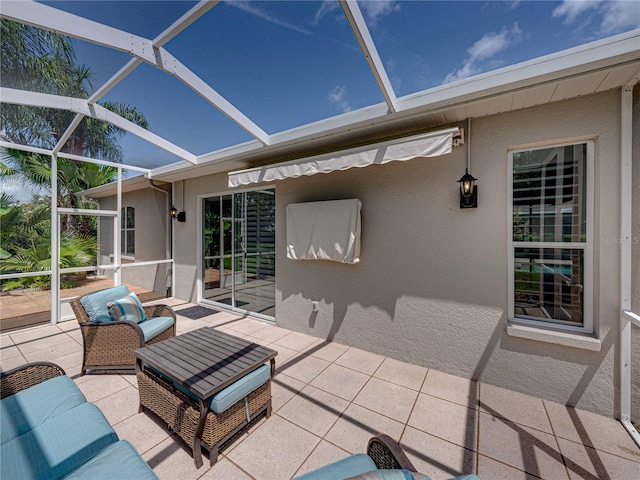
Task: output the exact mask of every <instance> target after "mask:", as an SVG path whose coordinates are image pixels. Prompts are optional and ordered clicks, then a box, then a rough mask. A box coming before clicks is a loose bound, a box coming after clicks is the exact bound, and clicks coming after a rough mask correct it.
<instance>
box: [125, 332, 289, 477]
mask: <svg viewBox="0 0 640 480" xmlns="http://www.w3.org/2000/svg"><path fill="white" fill-rule="evenodd" d="M277 354H278V352H277V351H275V350H272V349H270V348H267V347H264V346H262V345H258V344H257V343H254V342H251V341H248V340H245V339H242V338H238V337H235V336H233V335H230V334H228V333H225V332H222V331H220V330H217V329H215V328H213V327H204V328H200V329H198V330H194V331H192V332H189V333H186V334H183V335H179V336H177V337H173V338H170V339H168V340H164V341H162V342H158V343H156V344H154V345H150V346H148V347H143V348H139V349H137V350H135V355H136V376H137V378H138V387H139V392H140V410H139V411H140V412H142V411H144V409H145V408H148V409H150V410H151V411H152V412H154V413H155V414H156V415H158V416H159V417H160V418H162V419H163V420H165V421H166V422H167V424H168V425H169V428H171V429H172V430H173V431H175V432H176V433H178V435H180V437H182V438H183V439H184V440H185V441H186V442H187V443H189V444H191V445H192V449H193V459H194V462H195V464H196V467H197V468H200V467H201V466H202V455H201V448H202V447H203V446H204V447H205V448H206V449H207V450H208V451H209V458H210V462H211V464H213V463H215V461H216V460H217V457H218V449H219V447H220V446H221V445H222V444H223V443H224V442H226V441H227V440H229V439H230V438H231V437H232V436H233V435H235V434H236V433H237V432H239V431H240V430H241V429H242V428H244V427H245V426H246V425H247V424H248V423H249V421H250V419H251V418H255V417H256V416H258V415H259V414H261V413H262V412H265V411H266V415H267V417H269V416H270V414H271V378H273V374H274V372H275V357H276V355H277ZM267 362H270V368H271V377H270V379H269V381H268V382H267V383H266V384H265V385H263V386H261V387H259V388H258V389H256V390H255V391H254V392H252V393H250V394H249V395H248V396H247V400H246V401H245V400H240V401H238V402H236V404H234V405H232V406H231V407H229V408H228V409H227V410H225V411H224V412H221V413H220V414H217V415H216V414H215V413H213V412H211V411H210V410H209V408H208V401H209V399H210V398H211V397H212V396H213V395H215V394H216V393H217V392H219V391H220V390H222V389H224V388H226V387H228V386H229V385H231V384H232V383H233V382H235V381H236V380H238V379H240V378H242V377H243V376H245V375H247V374H248V373H250V372H252V371H253V370H255V369H257V368H259V367H260V366H262V365H264V364H266V363H267ZM163 377H164V378H163ZM178 385H179V387H178ZM180 387H181V388H182V390H184V389H186V390H188V391H189V392H190V393H191V394H192V395H193V396H195V397H197V399H198V400H197V402H196V401H195V399H194V398H191V396H190V395H187V394H186V392H184V391H181V388H180ZM203 434H204V435H205V438H204V440H205V441H204V442H203ZM207 440H208V441H207Z"/></svg>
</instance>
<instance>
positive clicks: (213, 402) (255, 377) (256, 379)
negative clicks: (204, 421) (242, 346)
mask: <svg viewBox="0 0 640 480" xmlns="http://www.w3.org/2000/svg"><path fill="white" fill-rule="evenodd" d="M145 368H149V369H150V370H153V371H154V372H155V373H157V374H158V375H160V376H161V377H163V378H164V379H166V380H167V381H169V382H171V383H173V385H174V386H175V387H176V388H177V389H178V390H180V391H181V392H182V393H184V394H185V395H187V396H189V397H191V398H193V399H194V400H198V396H197V395H196V394H195V393H193V392H191V391H190V390H189V389H188V388H187V387H184V386H183V385H180V384H179V383H178V382H174V381H172V380H171V379H169V378H167V376H166V375H164V374H163V373H161V372H159V371H158V370H156V369H155V368H152V367H145ZM270 376H271V369H270V368H269V365H262V366H261V367H259V368H257V369H255V370H254V371H253V372H251V373H249V374H247V375H245V376H244V377H242V378H241V379H239V380H236V381H235V382H233V383H232V384H231V385H229V386H228V387H227V388H225V389H223V390H220V391H219V392H218V393H216V394H215V395H214V396H213V397H211V398H210V399H209V410H211V411H212V412H213V413H222V412H224V411H225V410H226V409H227V408H229V407H230V406H231V405H233V404H234V403H236V402H237V401H238V400H242V399H243V398H244V397H246V396H247V395H249V394H250V393H251V392H253V391H254V390H255V389H256V388H258V387H260V386H262V385H264V384H265V383H267V381H268V380H269V377H270Z"/></svg>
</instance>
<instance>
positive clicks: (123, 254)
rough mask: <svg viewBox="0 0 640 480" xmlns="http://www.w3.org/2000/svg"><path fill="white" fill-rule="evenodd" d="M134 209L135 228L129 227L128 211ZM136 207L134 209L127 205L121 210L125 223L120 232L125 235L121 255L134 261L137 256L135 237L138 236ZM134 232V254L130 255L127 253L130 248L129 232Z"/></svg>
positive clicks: (121, 216)
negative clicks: (128, 241)
mask: <svg viewBox="0 0 640 480" xmlns="http://www.w3.org/2000/svg"><path fill="white" fill-rule="evenodd" d="M129 208H131V209H133V227H128V226H127V209H129ZM135 215H136V207H132V206H131V205H126V206H123V207H122V209H121V210H120V218H121V219H122V220H123V221H124V226H122V225H120V230H121V232H122V233H123V234H124V235H123V236H122V238H123V239H124V240H123V241H121V242H120V243H121V245H120V254H121V255H122V257H126V258H129V259H134V258H135V255H136V241H135V238H136V237H135V235H136V217H135ZM131 231H132V232H133V238H134V240H133V253H129V252H128V251H127V247H128V245H129V244H128V243H127V233H128V232H131Z"/></svg>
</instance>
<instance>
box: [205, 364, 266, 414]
mask: <svg viewBox="0 0 640 480" xmlns="http://www.w3.org/2000/svg"><path fill="white" fill-rule="evenodd" d="M270 376H271V369H270V368H269V365H263V366H261V367H260V368H257V369H256V370H254V371H253V372H251V373H249V374H247V375H245V376H244V377H242V378H241V379H239V380H236V381H235V382H233V383H232V384H231V385H229V386H228V387H227V388H225V389H224V390H220V391H219V392H218V393H216V394H215V395H214V396H213V397H212V398H211V400H209V410H211V411H212V412H213V413H222V412H224V411H225V410H226V409H227V408H229V407H230V406H231V405H233V404H234V403H236V402H237V401H238V400H242V399H243V398H244V397H246V396H247V395H249V394H250V393H251V392H253V391H254V390H255V389H256V388H258V387H260V386H262V385H264V384H265V383H267V381H268V380H269V377H270Z"/></svg>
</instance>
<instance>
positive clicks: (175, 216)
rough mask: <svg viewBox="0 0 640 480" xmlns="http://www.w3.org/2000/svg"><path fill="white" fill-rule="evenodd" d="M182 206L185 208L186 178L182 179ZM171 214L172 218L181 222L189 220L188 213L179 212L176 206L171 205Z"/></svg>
mask: <svg viewBox="0 0 640 480" xmlns="http://www.w3.org/2000/svg"><path fill="white" fill-rule="evenodd" d="M182 208H184V180H183V181H182ZM169 213H170V215H171V220H176V219H177V220H178V221H179V222H186V221H187V213H186V212H179V211H178V209H177V208H176V207H175V206H173V205H172V206H171V210H169Z"/></svg>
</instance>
